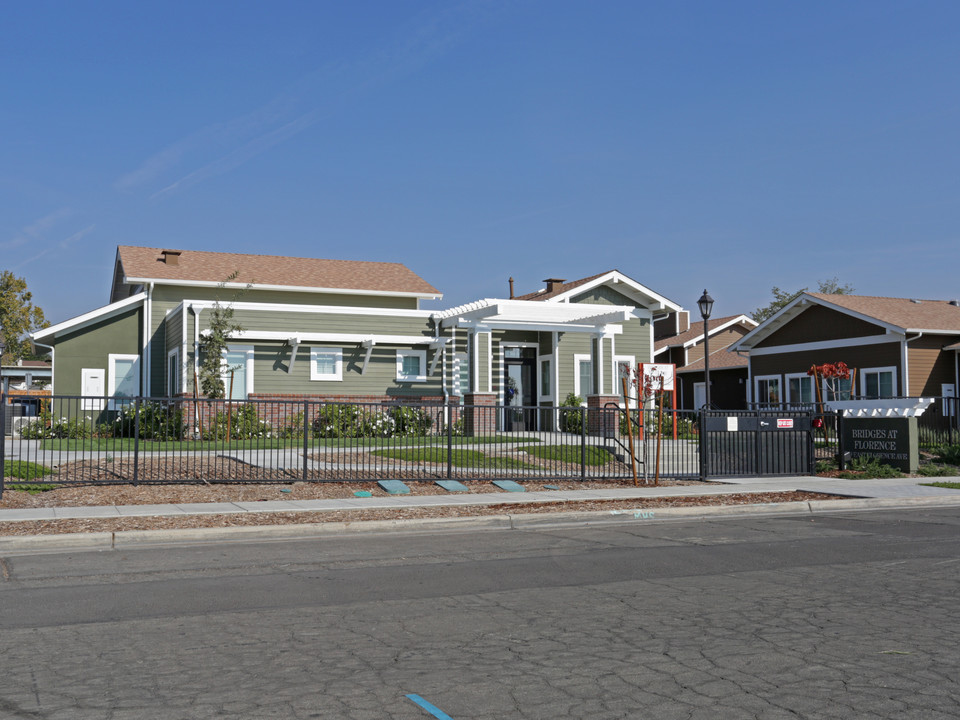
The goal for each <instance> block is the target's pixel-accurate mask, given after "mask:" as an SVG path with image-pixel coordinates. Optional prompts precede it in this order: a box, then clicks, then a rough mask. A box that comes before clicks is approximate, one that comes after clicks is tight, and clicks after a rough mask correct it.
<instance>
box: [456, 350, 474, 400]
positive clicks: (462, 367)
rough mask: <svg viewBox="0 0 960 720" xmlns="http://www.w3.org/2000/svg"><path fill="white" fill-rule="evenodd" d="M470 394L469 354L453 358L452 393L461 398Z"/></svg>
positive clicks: (461, 354) (457, 355)
mask: <svg viewBox="0 0 960 720" xmlns="http://www.w3.org/2000/svg"><path fill="white" fill-rule="evenodd" d="M468 392H470V353H465V352H463V353H456V354H455V355H454V356H453V393H454V395H459V396H460V397H461V398H462V397H463V396H464V395H465V394H466V393H468Z"/></svg>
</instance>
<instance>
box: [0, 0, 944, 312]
mask: <svg viewBox="0 0 960 720" xmlns="http://www.w3.org/2000/svg"><path fill="white" fill-rule="evenodd" d="M958 28H960V3H956V2H953V1H943V2H924V1H923V0H919V1H917V2H909V3H907V2H885V1H883V0H870V1H869V2H836V1H833V2H810V1H808V2H802V3H798V2H778V1H776V0H763V1H758V2H737V1H736V0H730V1H726V0H725V1H724V2H659V1H658V2H653V1H651V2H642V1H640V0H634V1H631V2H612V1H611V2H597V1H596V0H594V1H592V2H586V1H584V2H567V1H565V0H549V1H548V0H490V1H482V0H476V1H469V0H468V1H466V2H454V1H444V2H441V1H437V2H427V1H425V2H400V1H391V2H371V1H364V0H351V2H322V1H320V0H314V1H310V2H285V1H283V0H273V1H272V2H270V3H265V2H242V1H241V2H230V3H227V2H218V3H213V2H207V3H204V2H198V1H197V0H193V1H192V2H177V1H175V0H165V1H164V2H162V3H157V2H151V1H149V0H144V1H143V2H136V3H130V2H126V1H124V2H110V1H107V0H101V1H97V2H84V1H80V0H76V1H73V2H66V1H64V2H44V1H42V0H32V1H31V2H25V3H7V4H5V6H4V9H3V17H2V22H0V88H2V95H3V102H2V103H0V258H2V260H0V267H2V268H3V269H9V270H12V271H13V272H15V273H16V274H17V275H20V276H23V277H25V278H26V279H27V282H28V285H29V287H30V289H31V290H32V291H33V293H34V299H35V301H36V302H37V304H39V305H40V306H41V307H43V308H44V310H45V311H46V313H47V316H48V319H50V320H51V321H54V322H57V321H60V320H64V319H66V318H68V317H71V316H73V315H77V314H80V313H82V312H86V311H88V310H91V309H93V308H95V307H98V306H100V305H103V304H105V303H106V301H107V299H108V297H107V295H108V291H109V285H110V280H111V270H112V263H113V259H114V254H115V249H116V246H117V245H119V244H129V245H145V246H156V247H170V248H180V249H201V250H213V251H231V252H249V253H265V254H277V255H292V256H311V257H328V258H342V259H356V260H387V261H395V262H402V263H404V264H406V265H407V266H409V267H410V268H411V269H413V270H414V271H415V272H417V273H418V274H420V275H421V276H423V277H424V278H425V279H426V280H428V281H429V282H431V283H433V284H434V285H435V286H436V287H438V288H439V289H440V290H442V291H443V292H444V294H445V297H444V300H443V301H441V302H440V303H439V305H442V306H449V305H454V304H458V303H462V302H468V301H470V300H473V299H476V298H480V297H497V296H500V297H503V296H505V295H506V294H507V292H508V287H507V278H508V277H509V276H511V275H512V276H513V277H514V278H516V286H517V291H518V292H526V291H531V290H535V289H537V288H539V287H540V286H541V285H542V283H541V281H542V280H543V279H544V278H547V277H561V278H567V279H574V278H578V277H583V276H586V275H592V274H595V273H598V272H602V271H605V270H608V269H613V268H617V269H619V270H621V271H623V272H625V273H626V274H628V275H630V276H631V277H633V278H635V279H636V280H638V281H639V282H641V283H644V284H645V285H647V286H649V287H651V288H652V289H654V290H656V291H658V292H660V293H662V294H664V295H666V296H667V297H669V298H671V299H673V300H675V301H677V302H679V303H681V304H682V305H684V306H687V307H690V308H692V309H694V310H695V302H696V299H697V298H698V297H699V295H700V292H701V291H702V290H703V288H704V287H706V288H708V289H709V290H710V293H711V295H712V296H713V297H714V298H715V299H716V300H717V306H716V310H715V314H717V315H726V314H733V313H738V312H750V311H751V310H753V309H754V308H756V307H758V306H760V305H764V304H766V303H767V302H768V301H769V299H770V288H771V286H773V285H777V286H779V287H781V288H784V289H799V288H800V287H803V286H815V285H816V283H817V281H818V280H822V279H827V278H831V277H834V276H836V277H838V278H839V279H840V281H841V282H844V283H849V284H851V285H853V286H854V288H855V289H856V291H857V292H858V293H861V294H869V295H894V296H905V297H921V298H931V299H933V298H941V299H951V298H955V297H958V296H960V286H958V285H960V283H958V272H957V268H958V259H960V222H958V221H960V141H958V137H960V135H958V128H960V92H958V90H960V87H958V86H960V62H958V61H960V37H958Z"/></svg>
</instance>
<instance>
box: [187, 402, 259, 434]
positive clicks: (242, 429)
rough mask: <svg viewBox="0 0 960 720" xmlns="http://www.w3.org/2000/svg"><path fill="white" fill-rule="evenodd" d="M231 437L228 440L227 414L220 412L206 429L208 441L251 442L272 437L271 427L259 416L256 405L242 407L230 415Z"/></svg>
mask: <svg viewBox="0 0 960 720" xmlns="http://www.w3.org/2000/svg"><path fill="white" fill-rule="evenodd" d="M229 425H230V437H229V438H227V414H226V413H225V412H223V411H220V412H218V413H217V414H216V415H215V416H214V418H213V422H212V423H210V425H209V426H208V427H205V428H204V431H205V432H204V439H206V440H227V439H230V440H250V439H252V438H261V437H270V436H271V434H272V433H271V427H270V424H269V423H265V422H263V421H262V420H261V419H260V417H259V416H258V415H257V407H256V405H241V406H240V407H239V408H238V409H237V411H236V412H234V413H230V423H229Z"/></svg>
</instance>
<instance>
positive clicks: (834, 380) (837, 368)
mask: <svg viewBox="0 0 960 720" xmlns="http://www.w3.org/2000/svg"><path fill="white" fill-rule="evenodd" d="M807 375H812V376H813V383H814V385H815V386H816V388H817V398H818V399H819V397H820V378H823V383H824V385H826V387H827V391H828V394H829V395H830V396H832V397H830V398H829V399H831V400H839V399H840V395H841V393H842V392H843V389H842V388H841V386H840V381H841V380H849V379H850V375H851V372H850V368H849V367H848V366H847V364H846V363H845V362H843V361H842V360H841V361H840V362H836V363H824V364H823V365H812V366H811V367H810V369H809V370H807ZM851 385H852V383H851ZM848 392H849V390H848ZM821 412H823V410H822V409H821ZM813 426H814V427H815V428H822V429H823V434H824V439H825V440H827V441H828V442H829V440H830V435H829V432H828V431H827V427H826V425H825V423H824V420H823V416H822V415H819V416H817V417H816V418H815V419H814V421H813Z"/></svg>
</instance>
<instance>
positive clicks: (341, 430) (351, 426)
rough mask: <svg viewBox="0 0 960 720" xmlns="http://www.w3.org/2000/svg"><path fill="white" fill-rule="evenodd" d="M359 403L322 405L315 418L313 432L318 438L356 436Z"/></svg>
mask: <svg viewBox="0 0 960 720" xmlns="http://www.w3.org/2000/svg"><path fill="white" fill-rule="evenodd" d="M359 415H360V408H359V406H357V405H335V404H330V405H322V406H321V407H320V409H319V410H318V411H317V414H316V415H315V416H314V418H313V423H312V426H313V434H314V435H315V436H316V437H318V438H340V437H356V430H357V417H358V416H359Z"/></svg>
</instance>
